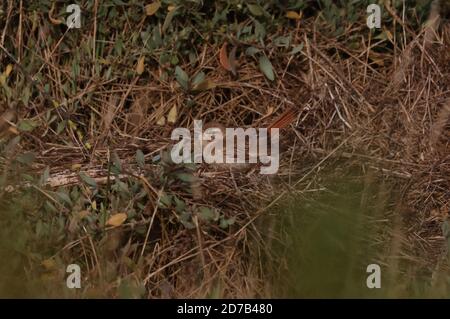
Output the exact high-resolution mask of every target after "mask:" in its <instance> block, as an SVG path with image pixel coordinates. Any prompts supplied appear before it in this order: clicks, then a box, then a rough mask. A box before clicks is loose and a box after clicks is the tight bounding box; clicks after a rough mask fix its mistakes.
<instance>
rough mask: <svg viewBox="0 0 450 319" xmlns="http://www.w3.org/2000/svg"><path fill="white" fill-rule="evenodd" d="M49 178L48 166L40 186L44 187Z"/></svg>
mask: <svg viewBox="0 0 450 319" xmlns="http://www.w3.org/2000/svg"><path fill="white" fill-rule="evenodd" d="M49 177H50V167H48V166H47V167H46V168H45V170H44V172H43V173H42V176H41V178H40V180H39V185H41V186H42V185H44V184H45V183H46V182H47V180H48V178H49Z"/></svg>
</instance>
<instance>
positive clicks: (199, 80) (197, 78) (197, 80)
mask: <svg viewBox="0 0 450 319" xmlns="http://www.w3.org/2000/svg"><path fill="white" fill-rule="evenodd" d="M204 79H205V73H203V72H199V73H197V74H196V75H195V76H194V78H193V79H192V84H193V85H194V86H197V85H199V84H200V83H202V82H203V80H204Z"/></svg>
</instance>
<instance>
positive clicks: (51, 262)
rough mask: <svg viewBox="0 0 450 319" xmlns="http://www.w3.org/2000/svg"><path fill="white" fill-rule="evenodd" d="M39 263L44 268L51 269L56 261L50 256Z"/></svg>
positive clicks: (54, 266)
mask: <svg viewBox="0 0 450 319" xmlns="http://www.w3.org/2000/svg"><path fill="white" fill-rule="evenodd" d="M41 264H42V266H44V268H45V269H46V270H52V269H55V268H56V262H55V260H54V259H52V258H49V259H45V260H43V261H42V263H41Z"/></svg>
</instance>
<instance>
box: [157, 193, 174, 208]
mask: <svg viewBox="0 0 450 319" xmlns="http://www.w3.org/2000/svg"><path fill="white" fill-rule="evenodd" d="M171 205H172V196H171V195H168V194H166V193H163V194H162V195H161V197H160V198H159V206H160V207H163V208H168V207H170V206H171Z"/></svg>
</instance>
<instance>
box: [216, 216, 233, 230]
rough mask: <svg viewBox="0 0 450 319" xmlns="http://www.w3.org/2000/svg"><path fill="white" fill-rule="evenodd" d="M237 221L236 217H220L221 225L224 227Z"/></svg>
mask: <svg viewBox="0 0 450 319" xmlns="http://www.w3.org/2000/svg"><path fill="white" fill-rule="evenodd" d="M235 221H236V220H235V218H234V217H231V218H224V217H222V218H221V219H220V224H219V227H220V228H223V229H225V228H228V227H229V226H230V225H233V224H234V222H235Z"/></svg>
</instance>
